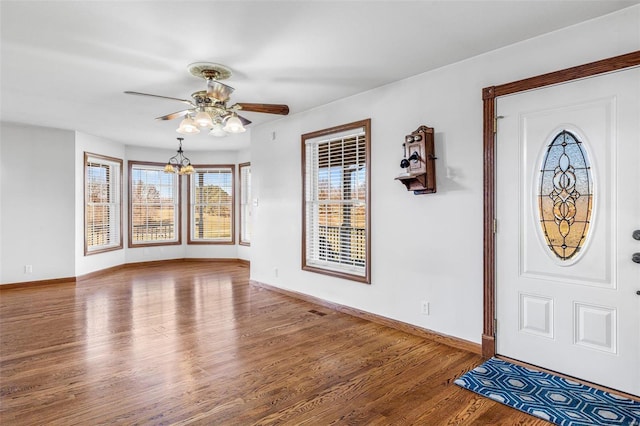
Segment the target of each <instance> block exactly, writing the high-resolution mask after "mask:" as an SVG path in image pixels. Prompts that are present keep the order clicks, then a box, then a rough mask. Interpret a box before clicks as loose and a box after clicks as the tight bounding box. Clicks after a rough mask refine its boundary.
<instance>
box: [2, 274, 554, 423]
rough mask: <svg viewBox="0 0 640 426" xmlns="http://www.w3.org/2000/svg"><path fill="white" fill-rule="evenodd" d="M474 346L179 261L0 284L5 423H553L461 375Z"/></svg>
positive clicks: (473, 361) (473, 360)
mask: <svg viewBox="0 0 640 426" xmlns="http://www.w3.org/2000/svg"><path fill="white" fill-rule="evenodd" d="M481 362H482V359H481V358H480V357H479V356H478V355H475V354H472V353H469V352H464V351H461V350H458V349H454V348H451V347H449V346H445V345H442V344H440V343H436V342H433V341H429V340H424V339H422V338H419V337H416V336H413V335H410V334H407V333H404V332H401V331H398V330H394V329H391V328H387V327H385V326H382V325H378V324H374V323H371V322H368V321H365V320H363V319H359V318H356V317H352V316H349V315H346V314H344V313H340V312H336V311H332V310H330V309H328V308H325V307H321V306H317V305H313V304H311V303H309V302H306V301H301V300H298V299H293V298H291V297H289V296H286V295H283V294H280V293H278V292H274V291H270V290H267V289H264V288H261V287H258V286H252V285H250V284H249V272H248V267H247V266H246V265H244V264H241V263H238V262H215V263H214V262H167V263H166V264H154V265H153V266H137V267H135V268H124V269H121V270H117V271H114V272H109V273H107V274H105V275H101V276H99V277H94V278H91V279H87V280H80V281H78V282H77V283H75V284H74V283H66V284H65V283H61V284H55V285H47V286H37V287H35V286H33V287H28V288H15V289H8V290H2V291H0V398H1V399H0V424H2V425H44V424H47V425H70V424H81V425H96V424H154V425H156V424H157V425H161V424H176V425H182V424H185V425H186V424H197V425H199V424H202V425H252V424H255V425H268V424H284V425H329V424H350V425H406V424H418V425H547V424H548V423H546V422H544V421H542V420H539V419H536V418H534V417H530V416H528V415H526V414H523V413H520V412H519V411H516V410H512V409H510V408H508V407H505V406H503V405H501V404H498V403H495V402H493V401H491V400H488V399H486V398H481V397H479V396H477V395H475V394H474V393H471V392H469V391H466V390H464V389H461V388H460V387H458V386H455V385H454V384H453V381H454V380H455V378H456V377H458V376H459V375H461V374H462V373H464V372H465V371H467V370H469V369H471V368H473V367H474V366H476V365H478V364H480V363H481Z"/></svg>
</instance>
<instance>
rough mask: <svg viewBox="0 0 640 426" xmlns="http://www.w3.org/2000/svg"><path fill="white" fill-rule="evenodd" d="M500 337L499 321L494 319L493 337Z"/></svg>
mask: <svg viewBox="0 0 640 426" xmlns="http://www.w3.org/2000/svg"><path fill="white" fill-rule="evenodd" d="M497 335H498V319H497V318H494V319H493V337H496V336H497Z"/></svg>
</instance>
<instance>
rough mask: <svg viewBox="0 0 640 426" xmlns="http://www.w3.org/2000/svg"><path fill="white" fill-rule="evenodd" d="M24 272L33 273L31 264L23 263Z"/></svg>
mask: <svg viewBox="0 0 640 426" xmlns="http://www.w3.org/2000/svg"><path fill="white" fill-rule="evenodd" d="M24 273H25V274H32V273H33V265H24Z"/></svg>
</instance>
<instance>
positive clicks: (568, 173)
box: [538, 130, 593, 261]
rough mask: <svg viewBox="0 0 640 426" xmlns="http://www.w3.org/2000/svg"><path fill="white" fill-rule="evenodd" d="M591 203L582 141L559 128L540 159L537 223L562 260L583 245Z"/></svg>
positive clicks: (587, 170)
mask: <svg viewBox="0 0 640 426" xmlns="http://www.w3.org/2000/svg"><path fill="white" fill-rule="evenodd" d="M592 207H593V177H592V175H591V166H590V162H589V158H588V156H587V153H586V151H585V149H584V146H583V143H582V142H581V141H580V140H578V138H577V137H576V135H575V134H573V133H571V132H570V131H568V130H562V131H560V132H559V133H558V134H557V135H556V136H555V137H554V138H553V141H552V142H551V143H550V144H549V146H548V147H547V152H546V153H545V156H544V158H543V160H542V167H541V170H540V181H539V190H538V212H539V215H540V226H541V229H542V233H543V235H544V237H545V240H546V243H547V245H548V246H549V249H550V250H551V251H552V252H553V253H554V254H555V255H556V256H557V257H558V258H559V259H560V260H562V261H566V260H569V259H571V258H572V257H574V256H575V255H576V254H577V253H578V252H579V251H580V249H581V248H582V247H583V245H584V242H585V240H586V237H587V233H588V231H589V221H590V219H591V209H592Z"/></svg>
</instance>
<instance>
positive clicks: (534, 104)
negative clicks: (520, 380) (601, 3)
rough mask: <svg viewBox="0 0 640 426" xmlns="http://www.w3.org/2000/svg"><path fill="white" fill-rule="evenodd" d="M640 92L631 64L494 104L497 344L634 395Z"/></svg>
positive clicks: (639, 331) (638, 367)
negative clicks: (495, 117)
mask: <svg viewBox="0 0 640 426" xmlns="http://www.w3.org/2000/svg"><path fill="white" fill-rule="evenodd" d="M639 104H640V69H630V70H625V71H620V72H616V73H611V74H607V75H603V76H597V77H592V78H588V79H584V80H578V81H574V82H570V83H566V84H562V85H556V86H551V87H547V88H543V89H538V90H533V91H529V92H524V93H520V94H515V95H511V96H505V97H501V98H498V101H497V106H496V108H497V109H496V111H497V115H498V116H502V118H499V120H498V133H497V138H496V218H497V226H496V316H497V329H496V350H497V353H498V354H500V355H504V356H508V357H511V358H514V359H518V360H521V361H525V362H528V363H531V364H534V365H538V366H540V367H543V368H547V369H550V370H553V371H557V372H560V373H563V374H567V375H570V376H574V377H578V378H581V379H584V380H587V381H591V382H594V383H598V384H601V385H605V386H608V387H611V388H614V389H618V390H621V391H624V392H628V393H632V394H635V395H640V264H639V263H635V262H634V261H633V260H632V258H633V254H634V253H640V240H636V239H634V237H633V235H634V230H640V173H639V172H638V170H639V169H640V125H639V122H640V107H639ZM636 256H640V254H639V255H636ZM637 292H638V294H636V293H637Z"/></svg>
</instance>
